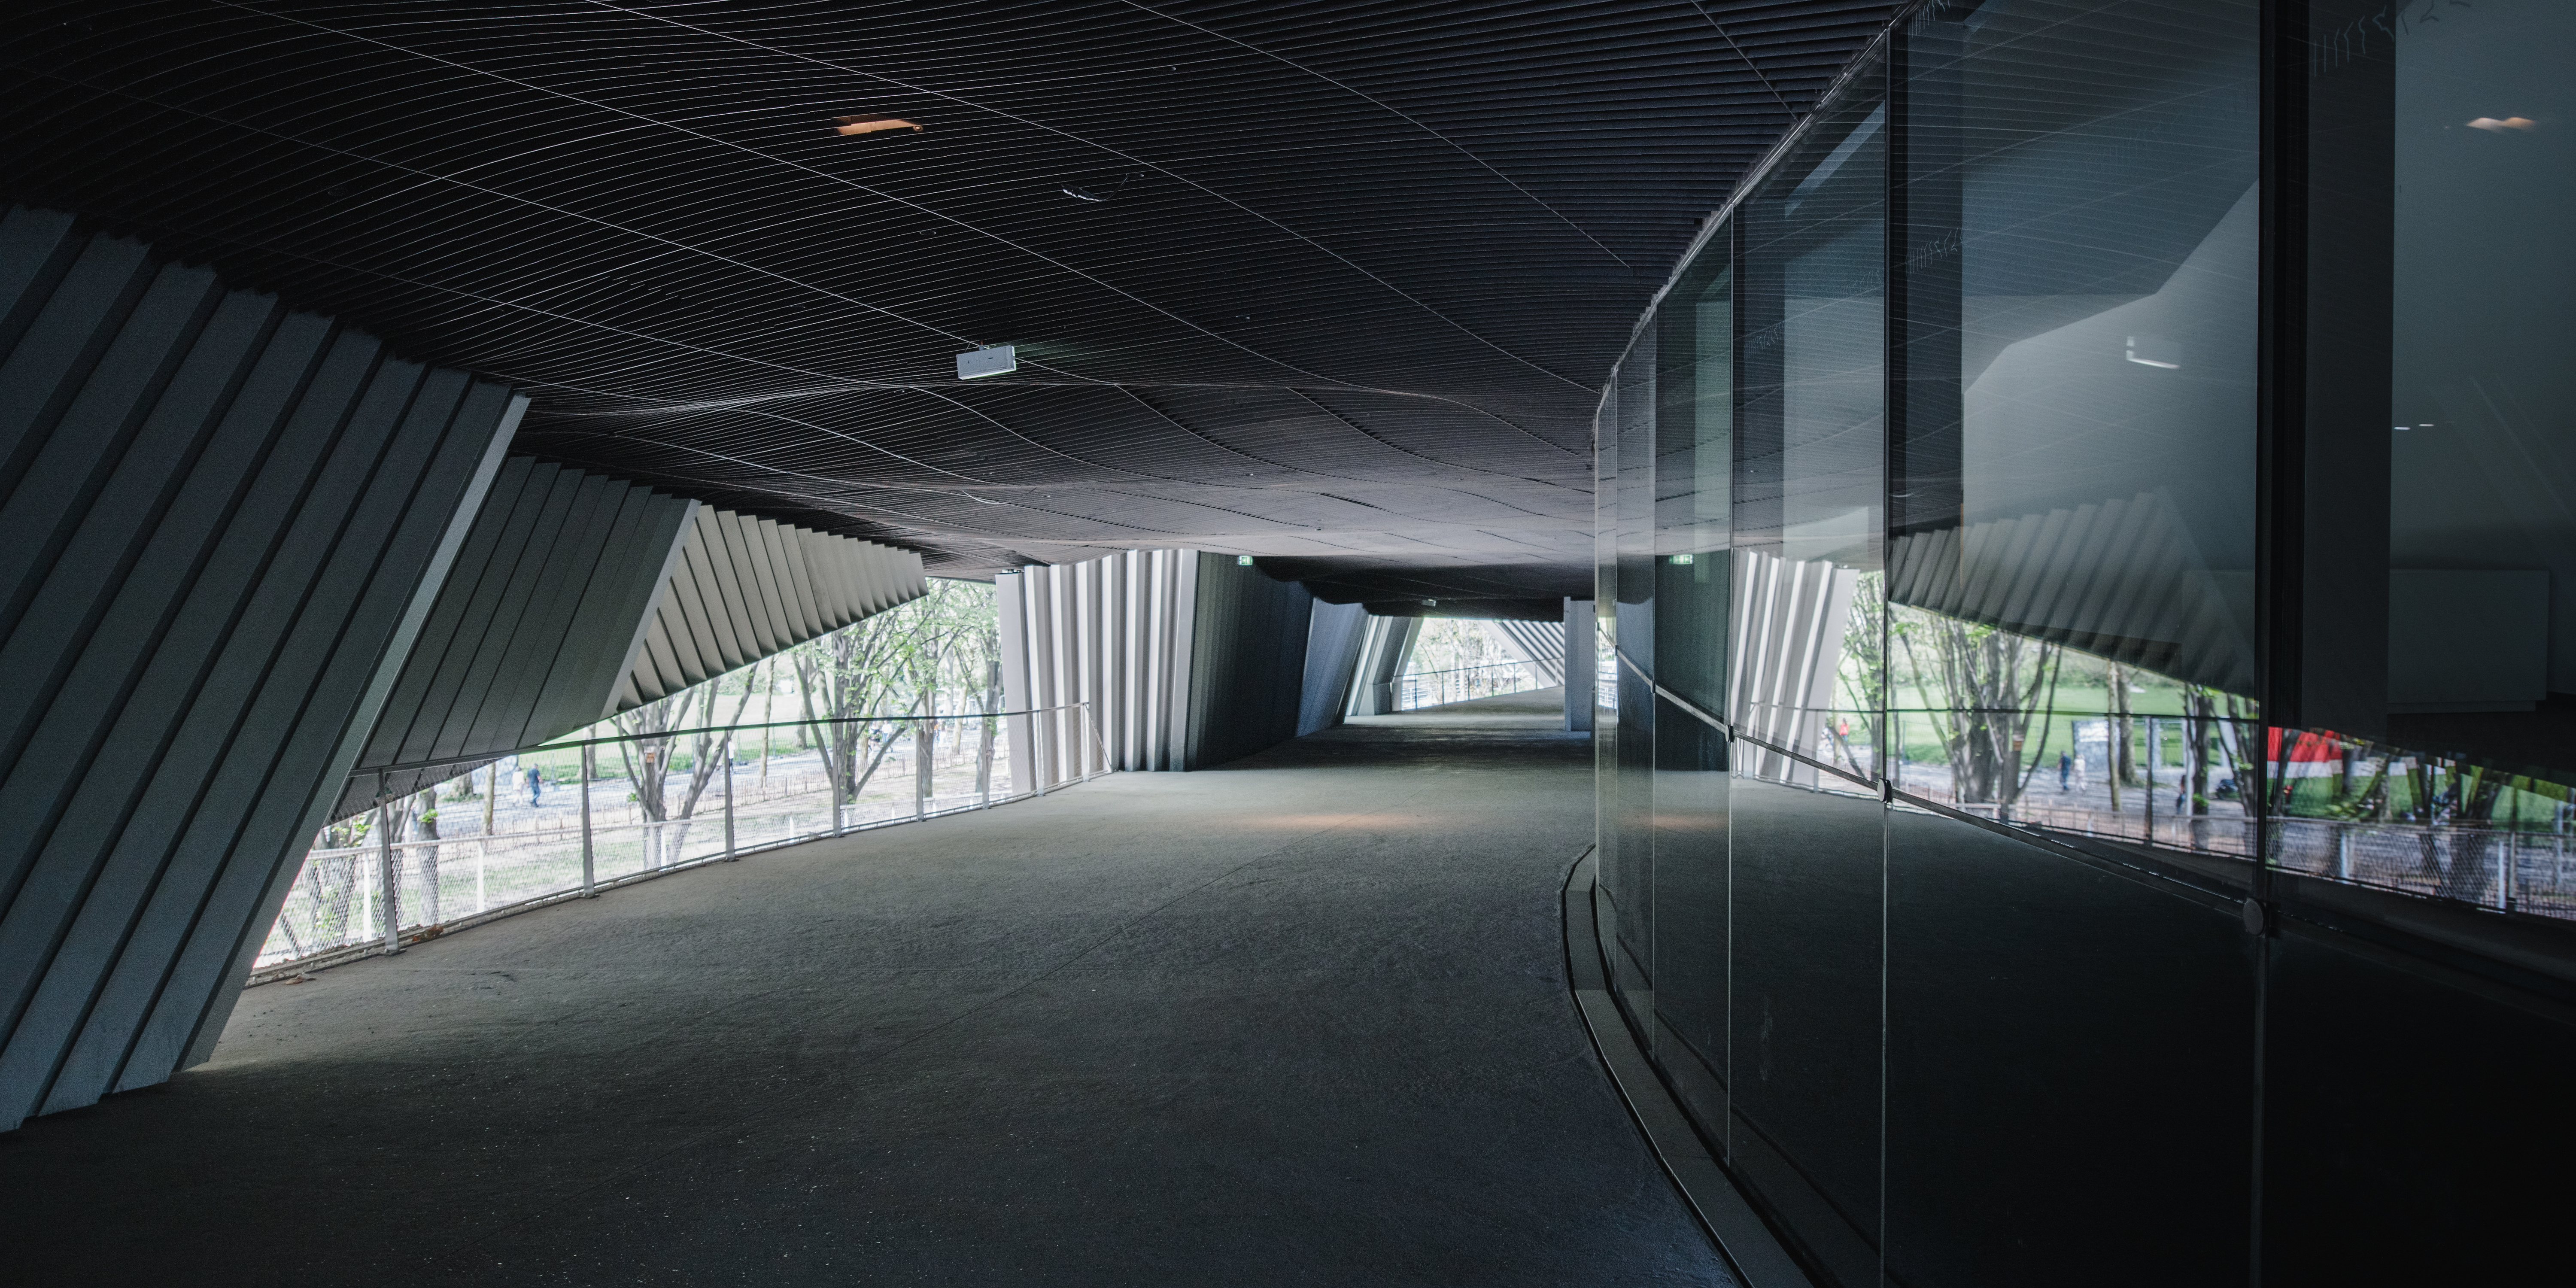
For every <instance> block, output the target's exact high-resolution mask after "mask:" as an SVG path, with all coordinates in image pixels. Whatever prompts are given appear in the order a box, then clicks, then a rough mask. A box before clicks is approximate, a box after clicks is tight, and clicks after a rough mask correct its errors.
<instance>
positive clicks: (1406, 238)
mask: <svg viewBox="0 0 2576 1288" xmlns="http://www.w3.org/2000/svg"><path fill="white" fill-rule="evenodd" d="M1892 7H1893V6H1891V5H1889V4H1886V3H1859V2H1856V0H1852V2H1846V0H1805V2H1799V3H1767V4H1765V3H1726V2H1723V0H1702V2H1701V3H1696V4H1695V3H1691V2H1690V0H1683V2H1682V3H1672V4H1633V3H1620V4H1568V3H1499V4H1498V3H1443V4H1422V3H1355V2H1354V3H1338V2H1337V3H1305V4H1294V3H1291V4H1281V3H1260V4H1254V3H1187V4H1151V5H1147V4H1131V3H1081V2H1078V0H1047V2H1044V3H1029V4H1016V5H1015V4H990V3H977V4H971V5H970V4H907V5H903V6H893V5H882V4H850V3H819V2H818V3H751V2H742V3H722V2H709V3H682V4H660V5H652V6H643V5H633V6H620V5H618V4H613V3H606V2H600V3H570V2H552V0H549V2H545V3H519V4H437V5H421V4H417V3H338V4H320V3H276V4H265V3H253V4H216V3H109V2H103V0H88V2H84V3H36V4H33V5H29V6H22V7H21V9H20V10H19V14H20V21H19V22H18V23H17V24H16V25H15V27H16V31H17V33H18V34H17V35H16V36H15V37H14V39H13V40H12V41H11V43H10V45H9V47H8V53H7V57H6V59H5V61H6V63H7V65H8V66H7V70H6V71H5V72H4V73H0V75H5V77H6V78H7V79H6V82H5V84H6V88H7V92H8V94H9V98H10V102H11V104H12V111H10V112H9V113H7V114H6V115H5V117H0V162H5V164H0V185H6V187H7V188H8V190H9V191H10V195H16V196H21V197H26V198H33V199H37V200H42V201H45V202H47V203H50V204H54V205H59V206H67V207H69V208H73V209H77V210H82V211H85V212H88V213H90V214H92V215H96V216H101V217H104V218H108V219H112V220H116V221H121V222H124V223H128V224H131V225H135V226H137V227H139V228H142V229H146V230H148V231H149V232H150V233H151V234H152V235H154V236H155V237H156V238H158V239H159V241H160V242H161V244H162V245H164V246H165V247H171V248H176V249H181V250H184V251H185V252H187V253H192V254H197V255H201V256H207V257H212V258H214V259H217V260H219V261H220V262H221V264H222V265H223V266H224V268H225V269H226V271H227V272H228V273H229V274H230V275H232V276H233V277H235V278H238V279H242V280H247V281H252V282H256V283H259V284H261V285H265V286H268V287H271V288H273V289H277V290H279V291H281V292H285V293H287V294H288V296H289V298H291V299H293V300H294V301H295V302H297V303H298V304H301V305H304V306H306V307H312V308H318V309H324V310H329V311H333V312H339V313H344V314H348V315H351V316H353V317H356V318H361V319H364V320H365V321H366V322H367V323H368V324H369V325H371V326H372V327H374V328H375V329H377V330H380V331H384V332H386V333H388V334H390V335H391V336H393V337H394V338H395V339H396V341H397V342H398V343H399V344H401V345H402V346H404V347H405V348H406V349H409V350H412V351H416V352H420V353H423V354H425V355H429V356H434V357H436V358H437V359H438V360H440V361H443V362H448V363H454V364H460V365H464V366H468V367H471V368H473V369H476V370H478V371H481V372H484V373H486V374H488V375H490V376H492V377H494V378H496V379H500V380H504V381H507V382H509V383H511V384H513V385H515V386H517V387H519V388H522V389H525V390H527V391H529V392H530V393H531V394H532V395H534V396H535V397H536V399H537V403H536V407H535V409H534V410H533V411H532V413H531V415H530V417H529V419H528V422H527V424H526V426H525V428H524V429H523V430H522V431H521V434H520V438H519V445H520V449H521V450H531V451H536V452H539V453H541V454H543V455H546V456H548V457H550V458H552V459H556V460H560V461H562V462H565V463H568V464H572V465H576V466H580V467H582V468H586V469H593V470H598V471H601V472H609V473H614V474H616V475H618V476H619V477H623V478H631V479H636V480H638V481H640V482H643V483H646V484H650V485H655V486H661V487H665V488H668V489H670V490H672V491H675V492H678V493H681V494H684V495H690V496H696V497H699V498H702V499H705V500H708V501H710V502H712V503H715V504H718V505H721V506H725V507H727V508H730V509H734V510H738V511H741V512H745V513H754V514H762V515H767V516H771V517H773V518H776V519H778V520H780V521H784V522H790V523H795V524H799V525H803V526H805V527H808V528H812V529H816V530H821V531H830V532H838V533H844V534H847V535H851V536H857V537H864V538H867V539H870V540H875V541H880V542H889V543H895V544H900V545H903V546H906V547H909V548H913V549H918V550H920V551H922V552H924V554H925V557H926V559H927V560H928V563H929V565H930V567H931V568H932V569H933V570H934V571H938V572H943V573H950V574H967V575H974V574H979V573H988V572H990V571H992V570H994V569H997V568H1001V567H1007V566H1010V565H1013V564H1016V563H1020V562H1025V561H1029V560H1042V561H1059V560H1071V559H1080V558H1085V557H1088V555H1089V551H1088V550H1087V549H1086V547H1125V546H1135V545H1166V546H1174V545H1187V546H1191V547H1195V548H1200V549H1206V550H1210V551H1221V552H1232V553H1252V554H1260V555H1268V556H1274V557H1278V558H1279V559H1280V562H1279V563H1276V564H1272V565H1270V566H1271V567H1272V568H1273V569H1274V570H1275V571H1280V572H1283V573H1286V574H1288V575H1294V576H1299V577H1303V578H1310V579H1313V580H1314V583H1315V584H1316V586H1317V588H1318V589H1319V590H1321V591H1322V592H1323V593H1325V594H1327V595H1329V596H1332V597H1335V598H1356V597H1363V596H1365V597H1379V596H1384V595H1410V594H1417V593H1423V594H1436V593H1440V592H1442V591H1447V592H1450V593H1454V594H1468V593H1474V594H1523V595H1526V594H1542V595H1544V594H1555V593H1580V591H1581V588H1582V586H1583V585H1584V584H1585V574H1584V573H1583V571H1582V569H1583V568H1584V566H1585V564H1586V562H1587V560H1588V549H1587V542H1586V538H1584V537H1583V535H1582V534H1583V533H1584V532H1585V531H1586V525H1587V524H1588V522H1589V517H1590V507H1591V496H1590V491H1589V488H1590V483H1589V472H1588V467H1587V465H1586V463H1585V459H1584V451H1585V440H1586V437H1587V427H1588V422H1589V416H1590V412H1591V408H1592V404H1593V397H1594V395H1593V390H1594V386H1595V385H1596V384H1597V382H1598V381H1599V379H1600V378H1601V373H1602V372H1604V371H1606V370H1607V369H1608V367H1609V365H1610V363H1611V362H1612V361H1613V359H1614V358H1615V356H1616V354H1617V351H1618V348H1619V346H1620V345H1621V344H1622V343H1623V342H1624V340H1625V338H1626V336H1627V334H1628V330H1629V328H1630V326H1631V325H1632V324H1633V323H1634V321H1635V319H1636V316H1637V313H1638V311H1639V309H1640V308H1641V307H1642V305H1643V304H1644V302H1645V300H1646V299H1647V297H1648V296H1649V295H1650V294H1651V292H1652V291H1653V289H1654V288H1655V287H1656V286H1657V285H1658V284H1660V282H1661V281H1662V279H1663V276H1664V274H1665V273H1666V272H1667V271H1668V270H1669V268H1670V267H1671V264H1672V262H1673V260H1674V259H1675V257H1676V256H1677V255H1678V253H1679V252H1680V250H1681V249H1682V247H1683V246H1684V245H1685V244H1686V242H1687V241H1688V239H1689V237H1690V236H1691V234H1692V232H1693V231H1694V230H1695V228H1696V227H1697V225H1698V223H1699V221H1700V220H1701V219H1702V218H1704V217H1705V216H1706V214H1707V213H1708V212H1709V211H1710V210H1711V209H1713V208H1714V207H1716V206H1717V205H1718V204H1719V203H1720V202H1722V201H1723V200H1724V198H1725V197H1726V195H1727V194H1728V192H1729V190H1730V187H1731V184H1732V182H1733V179H1734V177H1735V176H1736V175H1737V174H1738V173H1739V172H1740V171H1741V170H1742V168H1743V167H1744V166H1745V165H1746V164H1748V163H1749V162H1750V161H1752V160H1753V159H1755V158H1756V157H1757V156H1758V155H1759V154H1760V153H1761V152H1762V150H1763V149H1764V148H1766V147H1767V146H1769V144H1770V143H1771V142H1772V141H1773V140H1774V139H1775V138H1776V137H1777V136H1778V134H1779V132H1780V131H1781V129H1782V128H1783V127H1784V126H1785V125H1786V124H1787V123H1788V122H1789V121H1790V120H1791V119H1792V118H1793V115H1794V114H1795V113H1797V112H1800V111H1803V110H1804V109H1805V108H1806V107H1807V105H1808V104H1809V103H1810V101H1811V100H1812V99H1813V98H1814V96H1815V95H1816V93H1817V92H1818V91H1819V90H1820V89H1821V88H1822V87H1823V85H1824V84H1825V83H1826V82H1827V81H1828V80H1829V79H1830V78H1831V76H1832V75H1833V74H1834V72H1835V71H1836V70H1838V69H1839V68H1840V66H1841V65H1842V63H1843V62H1844V61H1845V60H1846V59H1847V58H1848V56H1849V55H1850V53H1851V52H1852V51H1853V50H1854V49H1855V48H1857V47H1858V45H1859V44H1860V43H1861V42H1863V41H1865V40H1866V39H1867V38H1868V37H1869V36H1870V35H1871V34H1872V32H1873V31H1874V30H1875V29H1876V27H1877V26H1878V25H1879V24H1880V23H1881V22H1882V21H1883V20H1884V19H1885V17H1886V16H1887V14H1888V13H1889V11H1890V10H1891V9H1892ZM844 116H859V117H867V118H880V117H885V118H900V119H904V120H908V121H912V122H915V123H918V124H919V125H921V126H922V127H923V129H922V130H920V131H919V132H914V131H911V130H903V129H895V130H887V131H879V132H874V133H868V134H862V135H857V136H848V137H845V136H842V135H839V134H837V133H836V132H835V131H834V129H833V124H832V123H833V121H834V119H835V118H838V117H844ZM1068 188H1071V189H1078V190H1082V191H1084V192H1086V193H1088V194H1089V195H1092V196H1100V197H1106V198H1107V199H1106V200H1100V201H1089V200H1082V199H1080V198H1078V197H1075V196H1071V195H1068V194H1067V192H1066V189H1068ZM981 343H1013V344H1016V345H1018V346H1019V353H1020V369H1019V370H1018V371H1017V372H1016V373H1014V374H1012V375H1009V376H1005V377H1002V378H999V379H996V380H991V381H979V382H974V383H961V382H959V381H958V380H957V379H956V378H955V371H954V368H953V366H952V361H953V355H954V354H956V353H957V352H959V351H960V350H962V349H965V348H967V347H969V346H971V345H974V344H981Z"/></svg>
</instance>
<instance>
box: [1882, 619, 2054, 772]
mask: <svg viewBox="0 0 2576 1288" xmlns="http://www.w3.org/2000/svg"><path fill="white" fill-rule="evenodd" d="M1855 609H1857V604H1856V605H1855ZM1888 633H1889V634H1890V635H1891V636H1893V637H1894V639H1895V641H1896V651H1897V653H1898V654H1899V655H1900V656H1902V657H1903V658H1904V659H1905V668H1906V672H1907V674H1908V676H1909V678H1911V679H1912V681H1913V684H1914V689H1915V691H1916V692H1918V693H1921V694H1923V695H1924V697H1925V698H1926V699H1927V702H1926V705H1927V706H1928V707H1929V708H1930V711H1929V712H1928V714H1929V716H1930V718H1931V720H1932V725H1933V729H1934V732H1935V734H1936V735H1937V736H1938V738H1939V741H1940V744H1941V747H1942V750H1943V752H1944V753H1945V754H1946V755H1947V757H1948V759H1949V762H1950V783H1951V790H1952V792H1953V793H1954V794H1955V795H1956V797H1957V799H1958V801H1959V803H1961V804H1963V805H1964V804H1974V805H1993V806H1995V812H1996V814H1997V816H1999V817H2005V816H2009V815H2010V813H2011V810H2012V806H2013V802H2015V801H2017V800H2019V799H2021V794H2022V789H2023V788H2024V787H2025V786H2027V785H2028V784H2029V780H2030V770H2031V768H2033V767H2036V766H2037V765H2038V764H2039V762H2040V759H2041V758H2042V757H2043V756H2044V755H2045V754H2046V752H2047V746H2046V743H2047V740H2048V734H2047V729H2048V716H2049V714H2051V713H2052V712H2053V709H2054V708H2055V706H2056V697H2055V695H2056V688H2057V675H2058V672H2059V671H2061V670H2063V669H2064V652H2065V650H2064V649H2062V648H2061V647H2059V646H2058V645H2055V644H2044V643H2041V642H2039V641H2037V640H2031V639H2026V638H2024V637H2022V636H2019V635H2015V634H2013V633H2012V632H2010V631H2005V630H1997V629H1996V628H1994V627H1992V626H1982V625H1978V624H1977V623H1974V622H1963V621H1960V620H1959V619H1957V618H1955V617H1942V616H1938V615H1935V614H1930V613H1908V614H1905V615H1903V616H1902V617H1900V618H1898V619H1896V620H1895V621H1894V622H1892V623H1891V624H1890V628H1889V632H1888ZM2034 716H2036V717H2039V719H2040V731H2041V732H2040V742H2041V744H2042V745H2041V746H2040V747H2038V748H2036V749H2034V750H2033V751H2032V752H2031V755H2030V759H2029V761H2028V764H2027V765H2025V764H2024V763H2023V761H2022V758H2021V755H2020V751H2021V745H2022V741H2023V738H2024V737H2025V736H2026V735H2027V734H2028V733H2029V732H2030V725H2031V720H2032V718H2033V717H2034Z"/></svg>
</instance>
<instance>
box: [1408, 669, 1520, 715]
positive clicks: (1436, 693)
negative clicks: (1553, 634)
mask: <svg viewBox="0 0 2576 1288" xmlns="http://www.w3.org/2000/svg"><path fill="white" fill-rule="evenodd" d="M1544 687H1546V686H1545V685H1542V684H1540V683H1539V682H1538V676H1537V670H1536V668H1534V667H1532V666H1531V665H1530V664H1529V663H1527V662H1488V663H1485V664H1484V665H1482V666H1460V667H1451V668H1449V669H1448V670H1445V671H1413V672H1408V673H1406V674H1404V675H1402V676H1398V677H1397V678H1396V687H1395V709H1396V710H1398V711H1414V710H1419V709H1421V708H1423V707H1438V706H1446V705H1448V704H1449V703H1452V702H1466V701H1469V700H1470V699H1474V698H1492V697H1499V696H1501V695H1503V694H1506V693H1527V692H1529V691H1530V690H1532V689H1538V688H1544Z"/></svg>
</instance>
